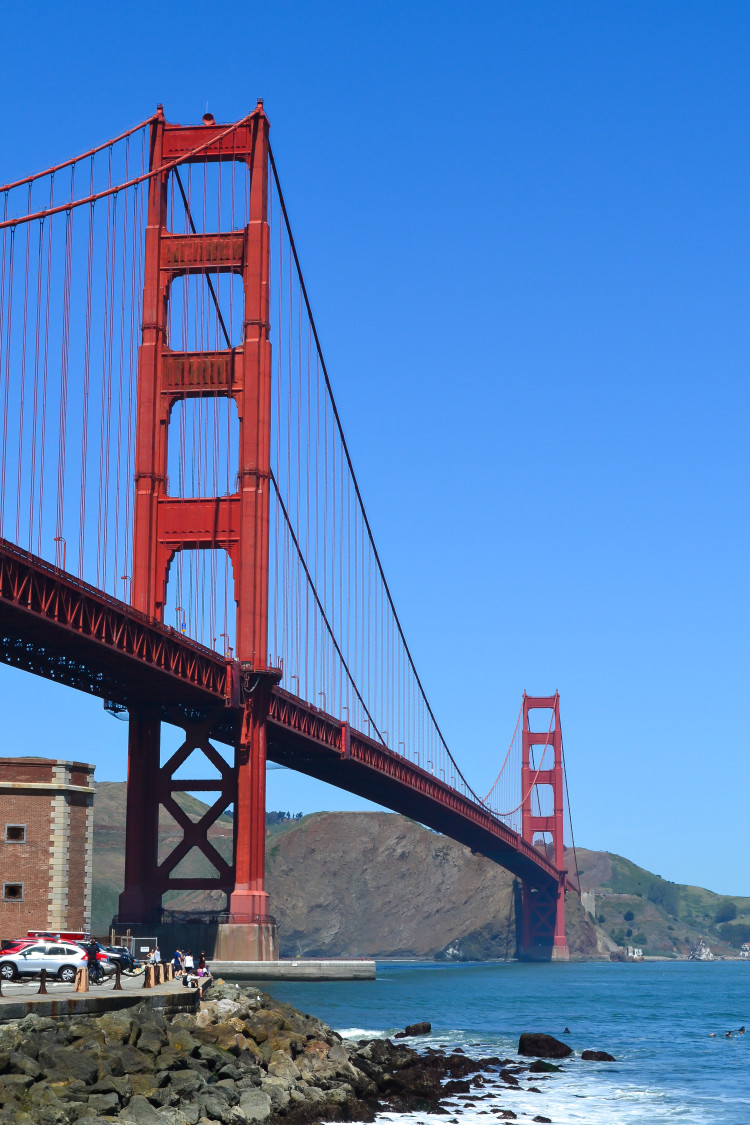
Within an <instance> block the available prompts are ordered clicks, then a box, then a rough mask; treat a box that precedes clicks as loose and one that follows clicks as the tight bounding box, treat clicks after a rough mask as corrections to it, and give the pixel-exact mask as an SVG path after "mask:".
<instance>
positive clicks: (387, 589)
mask: <svg viewBox="0 0 750 1125" xmlns="http://www.w3.org/2000/svg"><path fill="white" fill-rule="evenodd" d="M268 156H269V160H270V163H271V170H272V172H273V178H274V182H275V184H276V190H277V192H278V193H279V202H280V204H281V210H282V214H283V216H284V224H285V226H286V231H287V235H288V236H289V245H290V248H291V251H292V254H293V255H294V263H295V266H296V268H297V276H298V278H299V284H300V290H301V293H302V296H303V297H304V301H305V306H306V308H307V315H308V317H309V319H310V325H311V327H312V331H313V336H314V338H315V347H316V349H317V353H318V356H319V358H320V367H321V370H322V372H323V378H324V380H325V384H326V389H327V391H328V397H329V399H330V402H331V409H332V410H333V416H334V418H335V419H336V427H337V429H338V433H339V437H340V439H341V446H342V449H343V451H344V456H345V457H346V463H347V466H348V468H349V473H350V476H351V480H352V484H353V485H354V492H355V495H356V497H357V503H358V504H359V509H360V511H361V513H362V519H363V521H364V525H365V527H366V529H367V537H368V539H369V542H370V547H371V548H372V553H373V557H374V559H375V562H376V564H377V568H378V572H379V574H380V578H381V581H382V583H383V589H384V590H385V594H386V597H387V599H388V604H389V606H390V607H391V613H392V614H393V619H394V621H395V624H396V628H397V630H398V634H399V637H400V638H401V643H402V644H403V646H404V651H405V653H406V657H407V659H408V661H409V666H410V667H411V670H412V672H413V673H414V678H415V680H416V682H417V685H418V687H419V691H420V694H421V696H422V699H423V701H424V705H425V707H426V708H427V712H428V714H429V716H430V718H431V719H432V722H433V725H434V727H435V731H436V732H437V735H438V738H439V739H440V741H441V743H442V745H443V748H444V749H445V752H446V754H447V755H448V757H449V758H450V760H451V762H452V763H453V765H454V767H455V769H456V773H457V774H458V776H459V777H460V778H461V780H462V781H463V783H464V785H465V786H466V788H467V789H468V791H469V792H470V793H471V795H472V796H473V797H474V798H475V800H477V801H478V802H479V803H480V804H482V803H483V802H482V799H481V797H479V795H478V794H477V793H476V792H475V791H474V789H473V788H472V786H471V785H470V784H469V782H468V781H467V780H466V778H465V776H464V774H463V771H462V770H461V768H460V766H459V765H458V762H457V761H456V759H455V758H454V757H453V755H452V754H451V752H450V749H449V747H448V743H447V742H446V740H445V737H444V735H443V732H442V730H441V729H440V725H439V723H438V721H437V719H436V718H435V713H434V712H433V710H432V707H431V706H430V702H429V700H428V698H427V695H426V693H425V690H424V686H423V684H422V680H421V679H420V676H419V673H418V672H417V669H416V665H415V663H414V659H413V657H412V654H411V650H410V648H409V645H408V644H407V641H406V637H405V635H404V630H403V628H402V626H401V621H400V618H399V616H398V613H397V612H396V606H395V604H394V601H393V596H392V594H391V589H390V586H389V585H388V581H387V579H386V577H385V571H384V570H383V564H382V562H381V560H380V554H379V553H378V549H377V547H376V546H375V539H374V536H373V533H372V527H371V525H370V520H369V518H368V515H367V511H366V510H365V505H364V501H363V499H362V493H361V492H360V489H359V482H358V480H357V477H356V474H355V472H354V465H353V463H352V458H351V454H350V453H349V446H348V444H347V441H346V438H345V437H344V429H343V426H342V423H341V416H340V415H339V411H338V407H337V405H336V400H335V398H334V395H333V388H332V386H331V380H330V378H329V375H328V368H327V367H326V362H325V358H324V356H323V348H322V346H321V343H320V337H319V336H318V329H317V326H316V324H315V318H314V317H313V312H312V306H311V304H310V298H309V297H308V294H307V286H306V285H305V279H304V276H303V274H302V266H301V264H300V260H299V255H298V254H297V246H296V243H295V241H294V235H293V234H292V227H291V223H290V220H289V213H288V211H287V208H286V201H285V199H284V193H283V192H282V190H281V181H280V179H279V173H278V170H277V168H276V161H275V160H274V156H273V150H272V149H271V146H270V144H269V146H268Z"/></svg>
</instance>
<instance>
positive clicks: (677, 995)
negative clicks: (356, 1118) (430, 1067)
mask: <svg viewBox="0 0 750 1125" xmlns="http://www.w3.org/2000/svg"><path fill="white" fill-rule="evenodd" d="M272 993H273V995H274V996H275V997H277V998H278V999H279V1000H286V1001H288V1002H289V1003H291V1004H294V1005H295V1006H296V1007H298V1008H301V1009H302V1010H303V1011H305V1012H309V1013H311V1014H313V1015H316V1016H319V1017H320V1018H321V1019H324V1020H325V1021H326V1022H327V1023H329V1024H331V1026H332V1027H334V1028H335V1029H336V1030H337V1031H339V1032H341V1033H342V1034H344V1035H346V1036H348V1037H351V1038H363V1037H366V1036H368V1037H371V1036H375V1035H389V1034H392V1033H393V1032H394V1031H397V1030H399V1029H400V1028H403V1027H404V1026H405V1025H406V1024H408V1023H414V1022H416V1021H418V1020H429V1021H430V1022H431V1023H432V1029H433V1030H432V1035H431V1036H429V1037H426V1038H421V1039H419V1040H414V1041H413V1042H412V1043H411V1045H413V1046H419V1045H424V1046H437V1045H438V1044H443V1045H450V1046H461V1047H463V1049H464V1050H465V1051H466V1052H467V1054H470V1055H474V1056H480V1055H497V1054H499V1055H500V1056H501V1057H505V1056H514V1055H515V1048H516V1046H517V1044H518V1036H519V1034H520V1032H522V1031H544V1032H548V1033H550V1034H553V1035H557V1036H559V1037H560V1038H562V1039H563V1040H564V1041H565V1042H567V1043H568V1044H569V1045H570V1046H571V1047H573V1049H574V1050H575V1052H576V1057H575V1058H574V1059H571V1060H566V1062H565V1063H564V1066H563V1070H562V1072H561V1073H559V1074H554V1075H552V1076H551V1077H550V1078H548V1079H546V1078H543V1077H542V1076H540V1075H534V1076H532V1077H531V1079H526V1078H523V1079H522V1084H525V1085H534V1086H537V1087H538V1088H539V1090H540V1092H539V1093H538V1094H533V1093H528V1092H525V1091H523V1092H518V1093H514V1092H512V1091H506V1090H505V1088H503V1089H502V1090H497V1091H496V1092H492V1091H490V1097H489V1098H487V1099H485V1100H478V1101H477V1102H476V1106H475V1108H474V1109H469V1108H467V1107H463V1106H462V1104H461V1102H460V1101H457V1102H456V1107H455V1108H456V1112H455V1116H456V1117H458V1118H459V1120H460V1122H461V1125H482V1123H483V1122H486V1120H487V1117H486V1112H487V1111H490V1113H492V1111H493V1110H495V1111H496V1110H497V1109H501V1108H502V1109H512V1110H514V1111H515V1112H516V1113H517V1114H518V1116H519V1120H523V1119H524V1118H526V1120H531V1119H532V1118H533V1117H534V1115H536V1114H542V1115H543V1116H545V1117H549V1118H551V1119H552V1121H554V1122H555V1123H556V1125H568V1123H570V1125H574V1123H575V1125H583V1123H586V1125H598V1123H600V1122H602V1123H605V1122H606V1123H607V1125H636V1123H637V1125H641V1123H644V1125H645V1123H650V1122H662V1121H676V1122H680V1123H684V1125H706V1123H708V1122H711V1123H718V1122H721V1123H726V1125H750V1031H748V1033H747V1034H746V1035H742V1036H737V1035H733V1036H732V1038H731V1039H726V1038H725V1036H724V1033H725V1032H726V1031H727V1030H730V1029H737V1028H739V1027H740V1026H741V1025H743V1024H746V1025H747V1026H748V1028H750V963H747V962H744V963H743V962H714V963H700V962H698V963H693V962H665V963H662V962H646V963H642V964H614V963H609V962H607V963H599V962H593V963H585V964H578V963H570V964H547V965H525V964H518V963H514V962H511V963H499V964H486V963H484V964H462V965H454V964H432V963H419V964H415V963H413V962H410V963H407V962H399V963H378V971H377V979H376V980H375V981H374V982H371V981H370V982H367V981H361V982H341V983H338V982H336V983H334V982H331V983H327V982H326V983H319V984H301V983H300V984H298V983H294V984H292V983H288V984H278V985H274V986H273V988H272ZM566 1027H568V1028H569V1029H570V1033H569V1034H563V1031H564V1028H566ZM711 1032H714V1033H715V1037H714V1038H711V1037H710V1033H711ZM586 1048H594V1049H598V1050H604V1051H608V1052H609V1053H610V1054H612V1055H614V1056H615V1058H616V1060H617V1061H616V1062H615V1063H591V1062H583V1061H582V1060H581V1058H580V1052H581V1051H583V1050H585V1049H586ZM482 1111H484V1112H482ZM410 1116H411V1115H401V1116H400V1117H398V1120H399V1121H403V1122H406V1121H408V1120H409V1117H410ZM396 1119H397V1117H396V1115H384V1118H383V1120H384V1121H385V1120H396ZM470 1119H471V1120H470ZM474 1119H475V1120H474ZM416 1120H417V1117H414V1121H416ZM418 1120H419V1121H420V1122H424V1123H425V1125H432V1123H433V1121H434V1125H438V1123H441V1125H444V1123H445V1121H446V1118H445V1117H435V1118H434V1119H431V1118H430V1116H429V1115H424V1114H421V1115H419V1117H418Z"/></svg>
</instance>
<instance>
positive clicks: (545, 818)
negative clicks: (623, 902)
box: [521, 692, 568, 959]
mask: <svg viewBox="0 0 750 1125" xmlns="http://www.w3.org/2000/svg"><path fill="white" fill-rule="evenodd" d="M538 710H543V711H551V712H552V720H551V724H550V728H549V729H548V730H546V731H532V730H531V729H530V721H529V715H530V713H531V712H532V711H538ZM521 737H522V743H521V747H522V751H521V752H522V758H521V793H522V794H523V804H522V806H521V814H522V821H521V825H522V827H521V834H522V836H523V839H524V841H525V842H526V843H527V844H533V842H534V838H535V836H536V834H537V833H546V834H547V835H549V836H551V837H552V844H551V847H552V857H553V865H554V868H555V870H556V872H557V873H558V879H557V886H556V887H555V888H554V889H550V888H545V890H544V892H540V891H539V890H537V889H535V888H532V887H531V885H529V884H526V883H525V884H524V887H523V894H522V909H523V927H522V929H523V935H524V944H525V952H526V953H527V954H528V955H529V956H537V955H546V954H545V953H544V952H543V951H545V950H546V948H547V947H549V946H551V947H552V951H553V956H556V957H558V958H561V959H566V958H567V955H568V945H567V940H566V937H565V889H566V885H567V879H566V872H565V870H564V868H565V843H564V835H563V832H564V808H565V805H564V797H565V779H564V777H563V764H562V728H561V726H560V694H559V692H555V694H554V695H549V696H531V695H527V694H526V693H525V692H524V696H523V728H522V736H521ZM532 747H538V748H539V751H538V760H537V761H536V763H535V764H532ZM539 785H548V786H550V788H551V790H552V812H551V813H550V814H546V815H541V813H540V812H537V813H536V814H535V813H534V802H535V800H536V801H537V802H538V801H539V796H538V793H537V792H536V787H537V786H539ZM538 808H539V809H540V808H541V805H538Z"/></svg>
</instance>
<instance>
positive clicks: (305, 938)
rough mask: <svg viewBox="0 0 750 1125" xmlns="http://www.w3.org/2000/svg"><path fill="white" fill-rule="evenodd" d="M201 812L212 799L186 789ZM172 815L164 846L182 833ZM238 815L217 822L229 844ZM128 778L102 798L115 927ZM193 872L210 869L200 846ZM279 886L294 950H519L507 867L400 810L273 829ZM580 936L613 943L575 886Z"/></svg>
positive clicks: (191, 862)
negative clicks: (600, 933)
mask: <svg viewBox="0 0 750 1125" xmlns="http://www.w3.org/2000/svg"><path fill="white" fill-rule="evenodd" d="M181 801H182V803H183V807H184V808H185V810H186V811H187V812H188V813H189V815H191V818H194V817H195V816H198V815H200V813H201V812H202V811H204V810H205V807H206V806H205V805H203V804H202V803H201V802H200V801H197V800H195V799H193V798H190V797H185V798H181ZM180 835H181V834H180V830H179V828H178V826H177V825H175V824H174V822H171V823H164V824H163V825H162V832H161V834H160V838H161V853H162V854H165V853H166V850H167V848H168V847H171V846H174V844H175V843H176V842H177V841H178V840H179V838H180ZM231 836H232V822H231V819H230V818H229V817H222V818H221V819H220V820H219V821H218V822H217V824H216V825H215V826H214V828H213V830H212V832H211V839H212V842H213V843H214V844H215V846H216V847H217V849H218V850H219V851H220V852H221V853H222V854H224V855H227V856H228V855H229V852H230V848H231ZM124 843H125V786H124V784H122V783H113V782H102V783H100V784H99V786H98V787H97V795H96V800H95V803H94V844H95V846H94V918H93V926H94V929H95V930H96V931H97V932H100V933H101V932H106V930H107V929H108V927H109V923H110V919H111V917H112V915H113V914H114V912H115V910H116V907H117V895H118V894H119V891H120V889H121V887H122V880H123V873H124ZM180 870H181V871H182V872H183V873H185V874H188V873H191V874H198V873H199V871H201V872H202V871H206V870H208V869H207V867H206V865H205V860H203V859H202V857H197V858H196V857H194V856H188V857H186V859H185V860H184V861H183V863H182V864H181V867H180ZM266 872H267V886H268V891H269V894H270V896H271V903H272V909H273V912H274V914H275V916H276V918H277V920H278V923H279V940H280V947H281V953H282V956H296V955H300V956H302V955H306V956H333V957H338V956H365V955H366V956H372V957H380V958H383V957H418V958H433V957H447V958H452V959H457V960H474V959H486V958H509V957H512V956H514V954H515V950H516V930H515V924H516V923H515V898H514V889H513V887H514V880H513V876H512V875H510V874H509V873H508V872H507V871H505V870H504V869H503V868H501V867H498V866H497V864H495V863H492V862H491V861H490V860H487V859H485V858H484V857H482V856H477V855H472V854H471V852H470V851H469V850H468V849H467V848H464V847H463V846H462V845H461V844H458V843H456V842H455V841H453V840H449V839H447V838H446V837H444V836H439V835H437V834H436V833H434V832H431V831H429V830H428V829H426V828H424V827H423V826H422V825H420V824H417V823H415V822H413V821H410V820H407V819H406V818H405V817H401V816H398V815H396V814H395V813H385V812H382V813H381V812H366V813H365V812H362V813H342V812H328V813H315V814H313V815H311V816H306V817H303V818H302V819H301V820H284V821H281V822H280V823H277V824H274V825H272V826H271V827H270V828H269V829H268V839H267V863H266ZM167 904H168V905H169V906H170V907H171V908H173V909H181V910H194V911H199V910H207V909H220V908H221V907H222V905H223V896H220V895H218V894H210V893H209V894H207V893H205V892H190V893H184V894H179V895H172V896H170V900H169V902H168V903H167ZM568 904H569V905H568V941H569V944H570V947H571V950H572V951H573V952H574V953H576V954H578V955H582V956H596V955H597V952H599V954H600V955H601V948H602V947H601V946H598V945H597V937H596V934H595V932H594V929H593V927H592V926H591V924H590V921H589V920H588V918H587V916H586V915H585V912H584V911H583V910H582V909H581V907H580V904H579V903H578V902H577V900H576V899H575V898H574V897H573V896H569V898H568Z"/></svg>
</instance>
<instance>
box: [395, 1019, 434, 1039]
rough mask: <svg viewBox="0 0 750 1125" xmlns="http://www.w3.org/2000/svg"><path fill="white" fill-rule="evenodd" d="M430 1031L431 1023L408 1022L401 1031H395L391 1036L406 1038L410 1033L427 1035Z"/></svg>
mask: <svg viewBox="0 0 750 1125" xmlns="http://www.w3.org/2000/svg"><path fill="white" fill-rule="evenodd" d="M431 1031H432V1024H431V1023H427V1022H424V1023H410V1024H409V1026H408V1027H405V1028H404V1030H403V1031H397V1032H396V1034H395V1035H394V1036H393V1038H394V1039H406V1038H407V1037H408V1036H411V1035H429V1034H430V1032H431Z"/></svg>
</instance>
